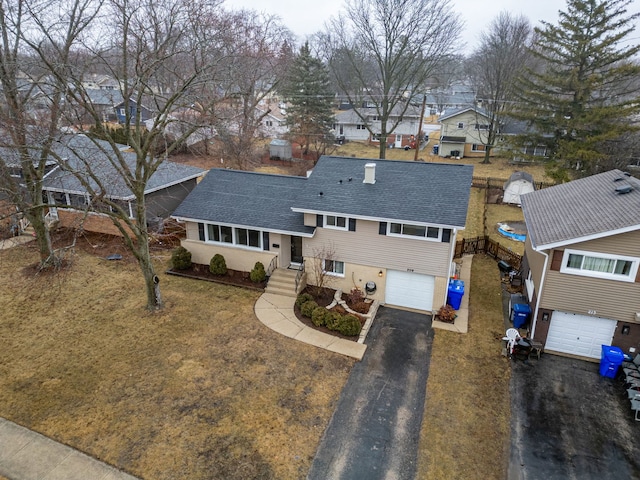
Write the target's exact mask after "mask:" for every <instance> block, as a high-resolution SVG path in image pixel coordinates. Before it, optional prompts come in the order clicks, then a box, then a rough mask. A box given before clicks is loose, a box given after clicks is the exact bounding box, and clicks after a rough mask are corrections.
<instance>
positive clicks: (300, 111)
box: [281, 42, 335, 154]
mask: <svg viewBox="0 0 640 480" xmlns="http://www.w3.org/2000/svg"><path fill="white" fill-rule="evenodd" d="M281 93H282V96H283V98H284V100H285V101H286V102H287V103H288V105H287V124H288V125H289V132H290V134H291V136H292V137H293V138H296V139H297V140H298V141H299V142H300V145H301V147H302V151H303V153H305V154H306V153H309V148H311V147H314V149H315V151H316V153H318V154H320V153H324V151H325V150H326V147H327V145H330V144H332V143H333V134H332V131H331V130H332V128H333V123H334V115H333V103H334V96H335V95H334V92H333V90H332V88H331V82H330V80H329V72H328V70H327V68H326V66H325V65H324V64H323V63H322V61H321V60H320V59H318V58H315V57H313V56H312V55H311V51H310V49H309V43H308V42H307V43H305V44H304V45H303V46H302V47H301V48H300V53H299V54H298V55H297V56H296V58H295V59H294V61H293V63H292V65H291V69H290V72H289V75H288V78H287V80H286V82H285V84H284V87H283V88H282V91H281Z"/></svg>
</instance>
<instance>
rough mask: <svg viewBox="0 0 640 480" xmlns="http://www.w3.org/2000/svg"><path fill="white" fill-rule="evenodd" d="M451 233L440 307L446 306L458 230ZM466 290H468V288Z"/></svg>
mask: <svg viewBox="0 0 640 480" xmlns="http://www.w3.org/2000/svg"><path fill="white" fill-rule="evenodd" d="M451 233H452V234H453V235H451V239H452V241H451V247H450V249H449V264H448V267H447V288H445V291H444V298H443V299H442V305H446V304H447V294H448V292H449V288H448V287H449V277H450V274H451V264H452V263H453V256H454V255H455V253H456V243H457V242H458V229H456V228H453V229H451ZM467 288H470V286H469V287H467Z"/></svg>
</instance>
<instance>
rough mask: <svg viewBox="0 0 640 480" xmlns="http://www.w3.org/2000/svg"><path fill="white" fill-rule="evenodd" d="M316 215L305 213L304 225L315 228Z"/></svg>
mask: <svg viewBox="0 0 640 480" xmlns="http://www.w3.org/2000/svg"><path fill="white" fill-rule="evenodd" d="M316 218H317V217H316V214H315V213H305V214H304V224H305V225H306V226H307V227H315V226H316Z"/></svg>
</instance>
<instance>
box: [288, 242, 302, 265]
mask: <svg viewBox="0 0 640 480" xmlns="http://www.w3.org/2000/svg"><path fill="white" fill-rule="evenodd" d="M302 260H303V258H302V237H293V236H292V237H291V263H292V264H298V265H299V264H301V263H302Z"/></svg>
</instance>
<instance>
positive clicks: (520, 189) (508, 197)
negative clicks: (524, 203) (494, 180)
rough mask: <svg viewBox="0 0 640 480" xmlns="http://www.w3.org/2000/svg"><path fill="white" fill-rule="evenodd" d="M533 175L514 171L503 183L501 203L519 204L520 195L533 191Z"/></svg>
mask: <svg viewBox="0 0 640 480" xmlns="http://www.w3.org/2000/svg"><path fill="white" fill-rule="evenodd" d="M534 190H535V186H534V184H533V177H532V176H531V175H530V174H529V173H527V172H515V173H513V175H511V177H509V180H507V181H506V182H505V184H504V195H503V197H502V203H509V204H514V205H520V195H522V194H524V193H529V192H533V191H534Z"/></svg>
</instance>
